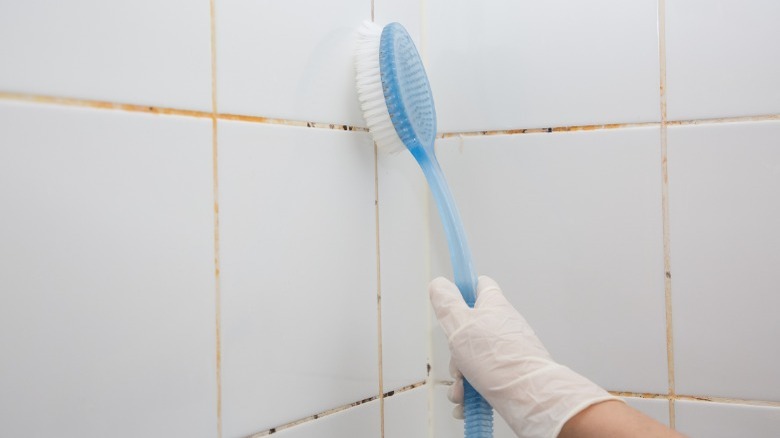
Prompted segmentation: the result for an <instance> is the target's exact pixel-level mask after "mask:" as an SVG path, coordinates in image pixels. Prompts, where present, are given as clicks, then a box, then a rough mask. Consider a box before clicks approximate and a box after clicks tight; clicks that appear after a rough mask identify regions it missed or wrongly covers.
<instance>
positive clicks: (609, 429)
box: [558, 401, 684, 438]
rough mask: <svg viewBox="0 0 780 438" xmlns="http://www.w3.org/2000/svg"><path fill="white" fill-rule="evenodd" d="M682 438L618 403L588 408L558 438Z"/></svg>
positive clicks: (613, 402) (568, 423)
mask: <svg viewBox="0 0 780 438" xmlns="http://www.w3.org/2000/svg"><path fill="white" fill-rule="evenodd" d="M629 437H630V438H684V435H682V434H680V433H679V432H676V431H674V430H672V429H670V428H668V427H666V426H665V425H663V424H661V423H659V422H657V421H655V420H653V419H652V418H650V417H648V416H646V415H644V414H642V413H641V412H639V411H637V410H636V409H633V408H632V407H630V406H628V405H626V404H625V403H622V402H619V401H606V402H603V403H598V404H595V405H592V406H590V407H589V408H587V409H585V410H583V411H582V412H580V413H578V414H577V415H575V416H574V417H572V418H571V419H569V421H567V422H566V424H564V426H563V428H562V429H561V433H560V434H559V435H558V438H629Z"/></svg>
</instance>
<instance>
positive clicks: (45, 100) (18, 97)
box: [0, 91, 213, 118]
mask: <svg viewBox="0 0 780 438" xmlns="http://www.w3.org/2000/svg"><path fill="white" fill-rule="evenodd" d="M0 99H1V100H15V101H22V102H29V103H41V104H52V105H62V106H75V107H83V108H93V109H102V110H114V111H129V112H140V113H148V114H161V115H173V116H184V117H199V118H211V117H212V115H213V114H212V113H211V112H207V111H195V110H185V109H176V108H164V107H157V106H150V105H136V104H129V103H115V102H105V101H100V100H89V99H76V98H70V97H54V96H42V95H35V94H23V93H8V92H2V91H0Z"/></svg>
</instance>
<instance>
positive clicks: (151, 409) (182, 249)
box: [0, 102, 217, 438]
mask: <svg viewBox="0 0 780 438" xmlns="http://www.w3.org/2000/svg"><path fill="white" fill-rule="evenodd" d="M0 120H2V122H0V124H2V126H3V127H2V129H0V145H2V146H0V203H2V205H3V215H2V216H3V226H2V227H0V278H2V291H1V292H0V296H2V301H3V304H2V305H0V350H2V351H3V354H2V357H3V358H2V360H0V412H2V414H0V417H2V421H0V436H9V437H10V436H36V437H37V436H80V437H104V436H112V437H138V436H149V437H153V436H154V437H156V436H182V435H184V436H192V437H204V438H205V437H214V436H215V435H216V433H217V389H216V370H215V364H216V340H215V336H214V333H215V330H214V328H215V324H214V319H215V309H214V296H215V287H214V278H215V277H214V247H213V241H214V213H213V189H212V184H213V180H212V178H213V176H212V161H211V123H210V122H209V121H208V120H200V119H193V118H178V117H171V116H166V117H160V116H150V115H141V114H132V113H125V112H119V111H110V112H109V111H102V110H91V109H73V108H67V107H59V106H48V105H28V104H17V103H8V102H2V103H0Z"/></svg>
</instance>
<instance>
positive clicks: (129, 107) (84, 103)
mask: <svg viewBox="0 0 780 438" xmlns="http://www.w3.org/2000/svg"><path fill="white" fill-rule="evenodd" d="M0 100H18V101H23V102H33V103H43V104H54V105H64V106H76V107H84V108H95V109H104V110H119V111H129V112H141V113H147V114H161V115H173V116H184V117H198V118H208V119H210V118H213V117H214V113H212V112H209V111H197V110H187V109H178V108H167V107H157V106H153V105H139V104H130V103H116V102H106V101H100V100H89V99H77V98H70V97H55V96H45V95H36V94H25V93H11V92H4V91H0ZM216 118H217V119H220V120H233V121H242V122H250V123H264V124H270V125H285V126H298V127H305V128H318V129H332V130H338V131H355V132H368V128H365V127H362V126H353V125H347V124H339V123H326V122H312V121H303V120H289V119H283V118H272V117H262V116H250V115H242V114H227V113H217V114H216ZM775 120H780V114H765V115H756V116H740V117H717V118H709V119H690V120H670V121H668V122H667V126H692V125H713V124H721V123H739V122H765V121H775ZM656 126H658V127H660V126H661V123H660V122H637V123H606V124H601V125H572V126H551V127H546V128H518V129H499V130H483V131H462V132H443V133H439V134H438V135H437V136H436V138H440V139H444V138H453V137H476V136H490V135H518V134H540V133H556V132H582V131H604V130H614V129H625V128H643V127H656Z"/></svg>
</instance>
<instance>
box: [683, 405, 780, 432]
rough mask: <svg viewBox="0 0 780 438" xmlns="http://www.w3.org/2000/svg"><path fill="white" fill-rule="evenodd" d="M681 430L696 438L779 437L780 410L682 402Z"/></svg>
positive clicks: (776, 408)
mask: <svg viewBox="0 0 780 438" xmlns="http://www.w3.org/2000/svg"><path fill="white" fill-rule="evenodd" d="M675 412H676V413H675V417H676V424H677V430H678V431H680V432H681V433H684V434H687V435H688V436H692V437H698V436H700V437H708V438H731V437H736V436H749V437H755V438H771V437H776V436H777V432H778V431H780V407H776V406H775V407H768V406H747V405H733V404H724V403H710V402H694V401H678V402H677V403H675Z"/></svg>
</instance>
